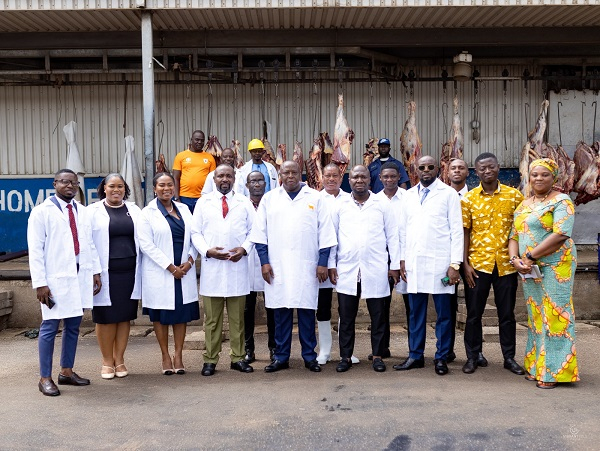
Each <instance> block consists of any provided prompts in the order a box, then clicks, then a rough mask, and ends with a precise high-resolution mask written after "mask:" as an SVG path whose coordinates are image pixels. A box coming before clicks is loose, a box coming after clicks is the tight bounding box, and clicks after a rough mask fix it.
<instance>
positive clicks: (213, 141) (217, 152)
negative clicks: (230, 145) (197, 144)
mask: <svg viewBox="0 0 600 451" xmlns="http://www.w3.org/2000/svg"><path fill="white" fill-rule="evenodd" d="M203 150H204V151H205V152H208V153H209V154H211V155H212V156H213V157H214V159H215V162H216V163H217V166H218V165H219V164H220V162H221V154H222V153H223V146H221V143H220V142H219V139H218V138H217V137H216V136H215V135H210V136H209V137H208V142H207V143H206V146H205V147H204V149H203Z"/></svg>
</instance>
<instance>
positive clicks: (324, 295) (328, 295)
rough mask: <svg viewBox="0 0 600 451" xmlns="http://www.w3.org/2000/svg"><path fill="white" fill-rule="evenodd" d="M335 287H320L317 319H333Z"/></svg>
mask: <svg viewBox="0 0 600 451" xmlns="http://www.w3.org/2000/svg"><path fill="white" fill-rule="evenodd" d="M332 299H333V288H319V298H318V304H317V321H331V300H332Z"/></svg>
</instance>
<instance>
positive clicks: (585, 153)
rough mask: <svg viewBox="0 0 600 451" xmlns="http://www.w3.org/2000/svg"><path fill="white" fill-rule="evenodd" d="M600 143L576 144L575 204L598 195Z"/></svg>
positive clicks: (599, 189) (599, 187)
mask: <svg viewBox="0 0 600 451" xmlns="http://www.w3.org/2000/svg"><path fill="white" fill-rule="evenodd" d="M599 148H600V143H599V142H596V143H594V145H593V146H592V147H590V146H588V145H587V144H586V143H584V142H583V141H581V142H579V143H578V144H577V148H576V150H575V154H574V156H573V159H574V160H575V186H574V188H573V189H574V191H576V192H577V197H576V198H575V205H580V204H586V203H588V202H589V201H591V200H594V199H597V198H598V197H600V155H599V152H598V149H599Z"/></svg>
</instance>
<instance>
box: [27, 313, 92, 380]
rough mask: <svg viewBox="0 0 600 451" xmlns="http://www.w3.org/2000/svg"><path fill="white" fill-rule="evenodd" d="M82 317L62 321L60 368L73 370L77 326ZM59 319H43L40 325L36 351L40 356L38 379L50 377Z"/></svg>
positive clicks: (77, 335) (77, 337)
mask: <svg viewBox="0 0 600 451" xmlns="http://www.w3.org/2000/svg"><path fill="white" fill-rule="evenodd" d="M81 318H83V317H82V316H74V317H72V318H65V319H63V320H62V321H63V333H62V352H61V354H60V366H61V367H62V368H73V365H74V364H75V352H76V351H77V340H78V339H79V325H80V324H81ZM59 324H60V320H59V319H45V320H44V321H42V324H41V325H40V335H39V337H38V349H39V354H40V377H51V376H52V355H53V354H54V340H55V338H56V334H57V333H58V325H59Z"/></svg>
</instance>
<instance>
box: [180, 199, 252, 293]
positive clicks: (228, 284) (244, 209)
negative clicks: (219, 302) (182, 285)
mask: <svg viewBox="0 0 600 451" xmlns="http://www.w3.org/2000/svg"><path fill="white" fill-rule="evenodd" d="M222 197H223V195H222V194H221V193H220V192H219V191H212V192H211V193H209V194H207V195H206V196H202V197H201V198H200V199H199V200H198V203H197V204H196V208H195V209H194V219H193V224H192V242H193V243H194V247H195V248H196V249H198V252H199V253H200V255H202V257H203V260H202V271H201V272H200V294H201V295H202V296H214V297H232V296H245V295H247V294H248V293H250V286H249V281H248V257H247V256H244V257H242V258H241V259H240V260H239V261H237V262H235V263H234V262H232V261H230V260H219V259H216V258H207V257H206V252H208V250H209V249H211V248H213V247H217V246H218V247H222V248H223V251H222V252H227V251H229V250H230V249H233V248H234V247H243V248H244V249H245V250H246V252H247V253H248V254H250V253H251V252H253V250H254V245H253V244H252V243H251V242H250V241H249V240H248V235H250V230H252V223H253V221H254V216H255V214H256V213H255V212H254V206H253V205H252V202H250V200H249V199H248V198H247V197H246V196H244V195H243V194H239V193H230V194H229V198H228V199H227V206H228V208H229V211H228V213H227V216H226V217H225V218H223V203H222Z"/></svg>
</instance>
